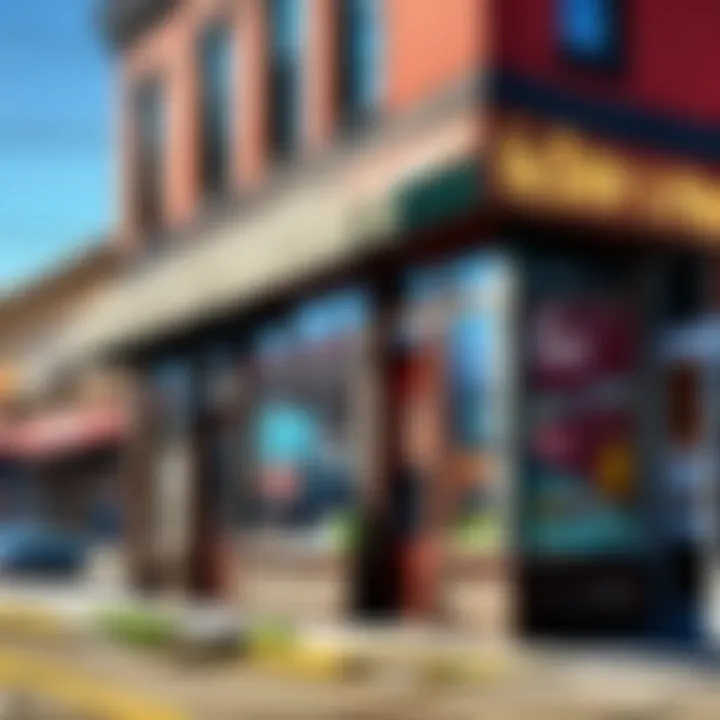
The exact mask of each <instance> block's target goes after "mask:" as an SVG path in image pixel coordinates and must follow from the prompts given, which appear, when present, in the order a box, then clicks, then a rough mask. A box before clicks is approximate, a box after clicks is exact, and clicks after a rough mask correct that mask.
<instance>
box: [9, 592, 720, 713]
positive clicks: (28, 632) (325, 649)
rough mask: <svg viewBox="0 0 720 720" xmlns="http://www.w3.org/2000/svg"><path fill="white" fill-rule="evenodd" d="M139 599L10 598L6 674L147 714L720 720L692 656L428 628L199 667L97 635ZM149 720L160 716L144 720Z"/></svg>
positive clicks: (348, 632) (237, 622) (716, 688)
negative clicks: (22, 671)
mask: <svg viewBox="0 0 720 720" xmlns="http://www.w3.org/2000/svg"><path fill="white" fill-rule="evenodd" d="M127 600H129V599H128V598H123V599H120V598H117V597H116V598H112V599H109V598H107V597H97V596H96V597H94V598H88V597H85V598H82V597H72V596H71V595H67V596H64V595H63V594H62V593H58V592H56V593H54V594H53V596H52V597H49V596H48V594H47V593H46V592H42V591H41V590H40V589H36V590H35V591H34V592H28V591H20V590H19V589H16V590H14V591H12V592H10V593H0V638H1V640H0V670H2V668H5V669H6V670H7V669H8V668H12V667H13V664H16V665H19V666H21V667H30V666H33V667H42V668H45V670H44V671H43V672H42V673H40V674H39V675H38V677H39V678H40V681H41V682H42V678H46V679H47V678H51V677H52V676H53V675H58V676H61V673H62V672H65V673H68V672H70V673H71V677H73V678H74V680H73V683H74V686H75V687H77V688H80V691H79V692H80V696H81V697H86V698H88V697H97V693H98V691H97V689H93V688H97V687H98V683H99V684H100V686H102V684H103V683H105V686H103V687H105V690H104V691H103V692H105V696H106V697H109V698H113V697H118V696H119V695H118V693H120V694H122V693H123V692H125V693H131V694H136V695H137V697H138V700H137V706H138V707H140V708H142V707H143V703H145V705H144V707H151V706H152V703H156V707H163V708H167V709H166V710H164V712H167V713H168V717H173V718H175V717H178V718H180V719H185V718H188V719H189V720H194V718H198V719H199V720H206V719H211V720H224V718H228V720H229V718H237V717H247V718H249V720H253V718H256V717H257V718H263V719H264V720H267V719H269V718H278V720H279V719H280V718H293V717H298V718H304V717H308V718H310V717H312V718H319V719H322V718H326V717H327V718H328V720H330V718H333V720H335V719H337V718H340V719H342V718H344V717H347V718H352V719H353V720H354V719H356V718H363V719H364V718H378V720H385V719H387V720H390V718H392V719H393V720H395V719H396V718H406V717H407V718H408V720H410V718H413V720H417V719H418V718H420V719H422V718H428V719H432V720H435V719H437V720H447V719H450V720H452V718H458V719H459V720H464V719H465V718H467V719H468V720H470V718H473V720H474V718H476V717H478V716H480V715H481V716H482V717H483V718H494V717H497V718H525V717H533V718H545V717H547V718H548V719H550V718H553V719H554V718H564V717H567V718H598V719H599V718H604V719H605V720H607V719H608V718H613V717H615V718H622V717H626V718H639V719H641V718H648V720H649V719H650V718H661V717H662V718H665V717H667V718H676V717H677V718H691V719H692V718H696V717H697V718H717V717H720V683H718V679H720V670H719V669H718V667H717V666H715V667H711V666H710V665H707V664H705V665H703V664H701V663H700V662H697V663H695V662H691V660H692V658H691V657H690V656H678V657H675V658H673V657H671V656H669V655H663V656H658V655H652V654H649V653H646V652H641V651H639V650H627V649H623V650H621V649H617V648H607V649H604V650H598V649H584V648H583V649H578V648H569V647H563V646H559V645H553V646H549V645H544V646H539V645H535V646H529V645H521V644H511V643H504V644H502V645H500V644H497V643H496V644H492V645H491V644H486V643H481V642H479V641H477V640H474V639H472V638H467V637H460V636H457V635H451V634H449V633H443V632H439V631H431V630H428V629H424V628H414V629H413V628H406V629H404V630H399V629H397V628H388V627H362V628H360V627H343V628H341V627H335V626H333V627H318V626H314V627H311V626H305V627H302V628H298V629H297V634H296V635H294V636H293V638H292V641H291V642H288V643H279V644H275V645H273V644H272V643H270V645H266V646H264V647H263V646H262V643H260V645H261V647H256V648H255V649H254V650H253V651H252V652H247V653H241V654H240V655H239V656H238V657H229V658H226V659H225V660H224V661H212V662H201V663H187V662H184V661H183V660H182V659H179V658H178V657H176V656H174V655H172V654H171V655H165V654H162V653H155V652H153V651H148V650H147V649H146V650H138V649H133V648H129V647H123V646H122V645H117V644H114V643H111V642H108V640H107V638H103V637H102V636H100V635H99V634H98V633H97V632H96V631H95V630H94V629H93V624H92V617H93V614H94V613H97V612H99V611H100V610H102V609H103V608H106V607H107V605H108V603H110V604H112V605H113V606H118V605H121V604H123V603H124V602H126V601H127ZM135 606H136V607H139V606H140V603H137V601H136V603H135ZM174 612H175V613H176V615H177V617H178V618H183V622H184V632H187V633H188V634H190V635H192V634H193V632H194V633H195V636H196V637H198V638H203V637H205V638H208V637H212V635H213V633H217V632H227V631H229V630H230V629H231V627H234V628H235V629H236V630H239V631H242V632H243V633H248V632H250V631H251V630H252V629H253V625H252V624H251V623H248V622H247V620H243V619H242V618H240V617H239V616H237V615H234V614H232V613H229V612H227V611H225V610H223V609H222V608H203V607H196V608H181V607H176V608H175V609H174ZM10 629H12V630H13V632H8V631H9V630H10ZM18 658H19V660H18ZM15 660H17V662H14V661H15ZM53 668H55V669H53ZM1 675H2V673H0V687H1V686H2V681H3V678H2V677H1ZM108 683H109V688H110V689H108V685H107V684H108ZM56 687H57V685H56ZM82 688H85V690H82ZM113 688H114V689H113ZM123 689H124V690H123ZM39 690H40V691H41V690H42V688H39ZM101 695H102V693H101ZM480 709H482V712H481V713H479V710H480ZM241 711H242V712H241ZM140 712H141V711H140V710H138V713H140ZM172 713H175V714H172ZM145 717H150V718H152V717H153V716H152V715H141V714H138V715H134V716H133V720H135V719H137V720H144V718H145ZM98 720H104V718H99V719H98ZM108 720H114V717H113V718H109V719H108Z"/></svg>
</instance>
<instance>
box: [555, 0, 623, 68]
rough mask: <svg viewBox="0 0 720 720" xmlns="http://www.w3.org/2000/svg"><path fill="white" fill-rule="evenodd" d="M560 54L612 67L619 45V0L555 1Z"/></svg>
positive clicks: (620, 4) (620, 5) (584, 61)
mask: <svg viewBox="0 0 720 720" xmlns="http://www.w3.org/2000/svg"><path fill="white" fill-rule="evenodd" d="M557 7H558V15H559V17H558V25H559V33H560V43H561V48H562V51H563V53H564V54H565V55H566V56H567V57H569V58H571V59H572V60H575V61H578V62H581V63H587V64H589V65H596V66H608V67H612V66H614V65H615V64H616V63H617V61H618V59H619V58H618V56H619V52H620V44H621V42H620V41H621V38H620V35H621V19H622V18H621V11H622V0H558V6H557Z"/></svg>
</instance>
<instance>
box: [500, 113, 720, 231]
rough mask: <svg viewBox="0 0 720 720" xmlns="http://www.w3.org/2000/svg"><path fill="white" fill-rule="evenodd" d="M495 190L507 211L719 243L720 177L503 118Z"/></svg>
mask: <svg viewBox="0 0 720 720" xmlns="http://www.w3.org/2000/svg"><path fill="white" fill-rule="evenodd" d="M494 140H495V144H494V150H493V153H492V156H491V178H490V188H491V192H492V193H493V199H494V202H495V203H496V204H497V205H498V206H499V207H501V208H505V209H508V210H510V211H515V212H519V213H522V214H531V215H534V216H537V215H541V216H545V217H551V218H560V219H573V218H576V219H582V220H584V221H587V220H588V219H590V220H595V221H605V222H608V223H610V224H611V225H613V226H619V227H628V228H630V227H632V228H634V229H636V230H642V231H648V230H653V229H654V230H657V231H664V232H668V231H670V232H682V233H685V234H688V235H692V236H697V237H698V238H701V239H704V240H709V241H711V240H713V239H715V238H717V239H720V171H718V170H715V169H712V168H709V167H705V166H702V165H700V164H698V163H690V162H685V161H681V160H676V159H668V158H660V157H657V156H654V155H650V154H647V153H642V152H639V151H638V150H633V149H630V148H625V147H621V146H619V145H617V144H613V143H610V142H607V141H604V140H601V139H599V138H597V137H594V136H592V135H590V134H587V133H585V132H583V131H581V130H578V129H577V128H574V127H570V126H564V125H561V124H556V123H552V122H549V121H541V120H537V119H530V118H528V117H526V116H524V115H521V114H504V115H502V116H500V117H499V118H498V121H497V124H496V130H495V137H494Z"/></svg>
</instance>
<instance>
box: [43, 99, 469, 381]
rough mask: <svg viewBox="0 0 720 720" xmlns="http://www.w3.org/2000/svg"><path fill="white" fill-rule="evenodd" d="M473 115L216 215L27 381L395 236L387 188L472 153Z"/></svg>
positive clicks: (55, 346)
mask: <svg viewBox="0 0 720 720" xmlns="http://www.w3.org/2000/svg"><path fill="white" fill-rule="evenodd" d="M476 140H477V121H476V118H475V115H474V114H473V113H466V114H464V115H463V116H462V117H459V118H458V117H455V118H453V121H452V122H450V123H446V125H445V126H443V127H442V128H434V130H433V132H432V133H431V134H426V136H424V137H420V138H417V137H415V138H413V139H412V140H409V141H408V145H407V147H404V146H403V145H402V144H396V145H395V146H393V147H391V148H381V150H382V152H377V153H375V154H374V156H373V157H368V156H366V155H361V154H358V156H357V159H356V160H353V161H351V162H350V163H348V164H347V167H346V168H345V169H344V170H343V171H341V172H337V171H336V172H332V173H326V174H325V175H324V176H322V177H315V178H312V179H311V180H309V181H308V180H302V179H299V180H298V182H296V183H294V184H293V185H291V187H288V188H287V189H286V191H285V192H283V193H281V194H280V195H279V196H278V197H275V198H273V200H272V202H271V203H269V204H268V205H267V206H266V207H263V208H257V209H255V208H251V210H250V211H248V212H247V214H245V215H241V216H239V217H238V216H235V217H232V218H227V219H224V220H222V221H219V220H218V221H216V222H215V223H213V224H212V226H211V227H208V228H206V229H203V230H202V231H198V233H197V236H196V237H192V238H190V240H191V241H190V242H187V243H186V244H185V245H184V246H183V247H181V248H178V249H177V250H174V251H171V252H168V253H167V254H166V255H165V256H163V257H158V258H157V259H156V260H155V261H153V260H149V261H147V262H146V263H145V264H141V265H140V266H138V267H137V268H135V269H134V270H133V272H131V273H129V274H127V275H126V276H123V277H122V278H120V280H119V281H117V282H116V283H114V284H113V285H112V287H109V288H107V289H106V290H104V291H103V292H102V293H100V294H99V295H98V296H96V297H95V298H93V300H92V302H89V303H88V304H87V306H86V307H84V308H83V309H82V311H81V312H79V313H77V314H76V315H75V317H74V318H73V319H72V321H71V322H69V323H68V324H67V325H66V326H65V327H64V328H62V329H61V331H60V332H59V333H58V336H57V338H56V341H55V342H53V343H51V346H50V347H49V348H47V352H46V353H44V356H43V357H42V358H40V359H39V362H38V363H37V364H36V365H35V367H33V368H32V371H31V372H32V375H33V378H34V380H33V384H35V385H37V384H40V385H41V386H42V385H44V384H45V382H46V381H47V380H48V379H49V378H51V377H53V376H54V375H56V374H57V373H58V372H61V371H62V370H64V369H69V368H75V367H77V366H78V365H79V364H83V363H85V362H88V361H91V360H92V359H95V358H97V357H99V356H105V355H108V354H110V353H112V352H114V351H117V350H121V349H122V348H125V347H128V346H139V345H143V344H147V343H149V342H152V340H153V338H154V337H158V336H160V335H162V336H167V335H168V334H169V333H172V332H173V331H175V330H182V329H183V328H184V327H187V326H189V325H190V324H192V323H195V322H201V321H203V320H206V319H212V318H214V317H215V316H217V315H218V314H220V313H224V312H229V311H233V310H235V309H237V310H241V309H242V308H243V307H247V306H248V305H249V304H251V303H252V302H255V301H257V300H259V299H261V298H263V297H265V296H267V295H269V294H272V293H273V292H275V291H276V290H278V289H281V288H283V287H291V286H292V284H293V283H295V282H297V281H300V280H302V279H304V278H307V277H308V276H309V275H311V274H312V275H314V276H315V275H320V274H323V273H328V272H331V271H332V270H333V268H334V267H336V266H340V265H345V264H347V263H348V262H349V261H351V260H354V259H357V258H359V257H360V256H362V255H363V254H364V253H368V252H371V251H372V250H374V249H377V248H378V247H379V246H380V245H381V244H384V245H387V244H389V243H392V242H394V241H395V240H396V239H397V229H398V222H399V218H398V217H396V210H395V205H394V202H393V201H394V192H393V191H394V189H396V188H397V187H399V186H401V185H402V184H403V183H405V182H407V181H408V180H411V179H416V178H417V177H418V175H422V174H424V173H437V172H438V171H441V170H442V168H443V167H446V166H447V165H448V163H456V162H457V161H458V160H459V159H463V158H464V159H467V158H472V157H474V156H475V153H476V151H477V143H476Z"/></svg>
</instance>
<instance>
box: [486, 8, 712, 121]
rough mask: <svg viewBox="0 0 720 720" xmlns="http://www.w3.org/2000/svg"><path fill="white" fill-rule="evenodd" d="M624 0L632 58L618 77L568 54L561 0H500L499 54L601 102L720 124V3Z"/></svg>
mask: <svg viewBox="0 0 720 720" xmlns="http://www.w3.org/2000/svg"><path fill="white" fill-rule="evenodd" d="M621 1H622V4H623V5H624V7H625V8H626V12H627V13H628V16H627V28H628V33H627V45H626V61H625V63H624V66H623V69H622V72H620V73H617V74H616V75H603V74H602V73H599V72H597V71H596V72H593V71H591V70H588V69H582V68H577V67H573V66H572V65H570V64H568V62H567V61H566V60H565V59H563V58H562V56H561V55H560V52H559V47H558V43H557V39H556V23H555V4H556V3H555V0H496V2H497V3H498V4H497V7H496V13H497V29H498V41H499V42H498V47H497V56H496V57H498V58H499V62H500V65H501V66H502V67H505V68H508V69H511V70H515V71H518V72H522V73H523V74H525V75H527V76H529V77H531V78H534V79H537V80H542V81H546V82H547V83H549V84H552V85H554V86H555V87H559V88H563V89H567V90H572V91H576V92H577V93H579V94H581V95H585V96H589V97H592V98H594V99H602V100H608V101H614V102H622V103H625V104H627V105H631V106H634V107H641V108H643V109H645V110H655V111H657V112H658V113H659V114H662V115H665V116H670V117H679V118H681V119H687V120H694V121H700V122H720V84H719V83H718V78H717V71H716V68H718V67H720V41H719V39H718V29H719V28H720V3H719V2H717V0H621Z"/></svg>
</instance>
